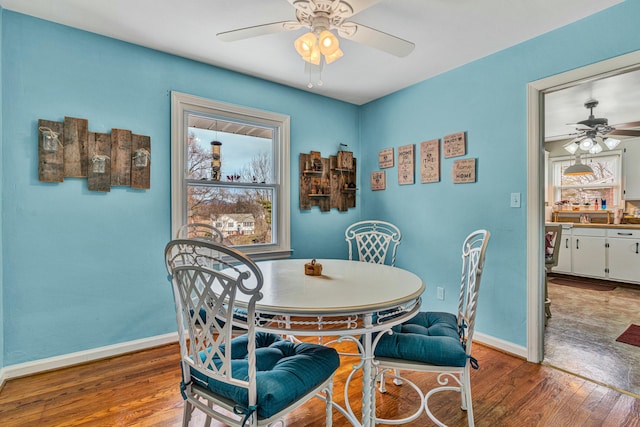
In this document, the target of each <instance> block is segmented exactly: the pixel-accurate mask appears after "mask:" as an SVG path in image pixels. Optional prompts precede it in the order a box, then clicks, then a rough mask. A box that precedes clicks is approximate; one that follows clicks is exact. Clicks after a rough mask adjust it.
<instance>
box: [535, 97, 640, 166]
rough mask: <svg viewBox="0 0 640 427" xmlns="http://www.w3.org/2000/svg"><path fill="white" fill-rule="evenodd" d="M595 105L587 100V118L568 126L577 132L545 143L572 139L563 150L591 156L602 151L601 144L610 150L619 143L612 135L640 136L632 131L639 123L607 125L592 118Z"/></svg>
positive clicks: (601, 119) (639, 125) (593, 101)
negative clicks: (573, 127) (587, 153)
mask: <svg viewBox="0 0 640 427" xmlns="http://www.w3.org/2000/svg"><path fill="white" fill-rule="evenodd" d="M597 105H598V101H597V100H595V99H589V100H587V102H585V103H584V106H585V108H587V109H588V110H589V118H588V119H586V120H581V121H579V122H577V123H573V124H569V125H570V126H575V129H576V131H577V132H574V133H571V134H567V135H557V136H554V137H550V138H547V141H553V140H555V141H557V140H560V139H566V138H573V139H572V140H571V141H569V142H568V143H566V144H565V145H564V148H565V149H566V150H567V151H569V152H570V153H571V154H574V153H575V152H576V151H578V150H579V149H580V150H583V151H588V152H589V153H591V154H597V153H599V152H601V151H602V144H604V145H605V146H606V147H607V148H608V149H610V150H612V149H614V148H615V147H616V146H617V145H618V144H619V143H620V140H619V139H616V138H613V136H614V135H624V136H640V130H633V129H632V128H637V127H640V121H638V122H630V123H620V124H617V125H609V120H608V119H606V118H604V117H602V118H598V117H595V116H594V114H593V109H594V108H595V107H596V106H597Z"/></svg>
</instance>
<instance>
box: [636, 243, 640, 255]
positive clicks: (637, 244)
mask: <svg viewBox="0 0 640 427" xmlns="http://www.w3.org/2000/svg"><path fill="white" fill-rule="evenodd" d="M639 245H640V243H638V242H636V253H638V246H639Z"/></svg>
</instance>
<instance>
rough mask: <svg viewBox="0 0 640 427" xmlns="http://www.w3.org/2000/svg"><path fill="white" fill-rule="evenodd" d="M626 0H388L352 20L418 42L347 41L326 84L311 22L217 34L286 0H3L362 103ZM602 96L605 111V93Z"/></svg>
mask: <svg viewBox="0 0 640 427" xmlns="http://www.w3.org/2000/svg"><path fill="white" fill-rule="evenodd" d="M291 1H293V0H291ZM345 1H352V2H358V3H359V2H361V1H362V0H345ZM621 1H622V0H562V1H550V0H482V1H478V0H381V1H380V2H379V3H377V4H375V5H373V6H371V7H369V8H368V9H365V10H364V11H362V12H360V13H358V14H356V15H354V16H353V17H352V18H351V19H350V20H352V21H355V22H358V23H361V24H364V25H366V26H369V27H373V28H376V29H378V30H381V31H384V32H386V33H389V34H392V35H395V36H397V37H400V38H403V39H406V40H409V41H411V42H413V43H415V45H416V47H415V50H414V51H413V52H412V53H411V54H409V55H408V56H407V57H404V58H398V57H395V56H392V55H390V54H388V53H385V52H382V51H378V50H376V49H373V48H370V47H368V46H364V45H361V44H357V43H355V42H353V41H351V40H342V41H341V48H342V50H343V51H344V57H343V58H341V59H340V60H338V61H336V62H334V63H332V64H330V65H327V66H325V67H324V70H323V73H322V80H323V83H324V84H323V85H322V86H317V85H316V86H314V87H313V88H311V89H309V88H307V84H308V80H309V76H308V75H307V74H305V71H304V69H305V67H304V62H303V61H302V59H301V58H300V57H299V56H298V54H297V53H296V52H295V49H294V47H293V41H294V40H295V39H296V38H297V37H298V36H299V35H301V34H303V33H304V32H305V30H304V29H299V30H296V31H290V32H283V33H278V34H271V35H265V36H260V37H255V38H252V39H247V40H242V41H235V42H223V41H220V40H218V39H217V38H216V34H217V33H219V32H223V31H229V30H233V29H236V28H241V27H249V26H255V25H260V24H265V23H271V22H278V21H287V20H295V11H294V8H293V7H292V5H291V4H290V3H289V1H287V0H180V1H178V0H109V1H104V0H102V1H101V0H28V1H25V0H0V4H2V7H4V8H5V9H8V10H13V11H16V12H20V13H24V14H27V15H32V16H36V17H39V18H43V19H46V20H49V21H53V22H58V23H61V24H65V25H68V26H71V27H76V28H80V29H83V30H87V31H91V32H94V33H97V34H102V35H105V36H109V37H113V38H116V39H120V40H124V41H127V42H131V43H135V44H138V45H141V46H146V47H149V48H153V49H157V50H160V51H164V52H169V53H172V54H175V55H179V56H183V57H186V58H191V59H194V60H197V61H202V62H204V63H208V64H212V65H216V66H219V67H222V68H227V69H230V70H234V71H238V72H241V73H245V74H249V75H253V76H257V77H260V78H263V79H266V80H270V81H274V82H278V83H282V84H284V85H287V86H292V87H295V88H299V89H302V90H308V91H311V92H315V93H319V94H321V95H324V96H328V97H331V98H335V99H339V100H343V101H346V102H350V103H353V104H356V105H361V104H364V103H366V102H369V101H371V100H374V99H377V98H379V97H382V96H384V95H387V94H389V93H392V92H395V91H397V90H399V89H402V88H405V87H407V86H410V85H412V84H414V83H417V82H420V81H422V80H425V79H427V78H430V77H433V76H435V75H437V74H440V73H443V72H445V71H447V70H451V69H453V68H455V67H458V66H461V65H463V64H466V63H469V62H471V61H473V60H476V59H478V58H481V57H484V56H487V55H489V54H491V53H494V52H497V51H500V50H502V49H505V48H507V47H510V46H513V45H515V44H518V43H520V42H522V41H525V40H528V39H531V38H533V37H536V36H538V35H540V34H543V33H546V32H548V31H551V30H553V29H555V28H558V27H561V26H564V25H566V24H569V23H571V22H574V21H577V20H579V19H581V18H584V17H586V16H588V15H591V14H593V13H596V12H598V11H600V10H603V9H606V8H608V7H610V6H613V5H615V4H617V3H620V2H621ZM314 82H315V78H314ZM583 103H584V100H582V99H581V100H580V101H579V102H578V103H577V108H576V109H577V110H578V111H580V112H586V111H581V110H582V104H583ZM601 105H602V108H603V110H604V108H605V104H604V102H603V103H602V104H601ZM580 117H581V115H578V116H577V117H575V118H574V119H572V120H576V119H580ZM585 118H586V116H585ZM612 123H613V122H612Z"/></svg>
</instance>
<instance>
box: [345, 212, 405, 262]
mask: <svg viewBox="0 0 640 427" xmlns="http://www.w3.org/2000/svg"><path fill="white" fill-rule="evenodd" d="M344 234H345V238H346V240H347V244H348V245H349V259H350V260H359V261H363V262H373V263H378V264H388V265H391V266H394V265H395V263H396V251H397V250H398V246H399V245H400V241H401V240H402V233H400V229H399V228H398V227H396V226H395V225H393V224H391V223H389V222H385V221H376V220H367V221H360V222H356V223H354V224H351V225H350V226H349V227H347V229H346V231H345V233H344Z"/></svg>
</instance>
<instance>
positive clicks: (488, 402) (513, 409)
mask: <svg viewBox="0 0 640 427" xmlns="http://www.w3.org/2000/svg"><path fill="white" fill-rule="evenodd" d="M473 353H474V356H475V357H476V358H477V359H478V361H479V363H480V369H479V370H477V371H472V375H471V384H472V389H473V405H474V414H475V419H476V425H477V426H478V427H483V426H487V427H489V426H491V427H495V426H553V427H556V426H558V427H560V426H572V427H573V426H594V427H595V426H612V427H613V426H615V427H618V426H628V427H632V426H635V427H638V426H640V399H636V398H634V397H632V396H629V395H626V394H623V393H620V392H618V391H616V390H613V389H610V388H607V387H603V386H601V385H598V384H596V383H594V382H591V381H588V380H585V379H582V378H579V377H576V376H573V375H570V374H567V373H564V372H562V371H559V370H556V369H553V368H550V367H548V366H544V365H539V364H534V363H528V362H526V361H525V360H522V359H520V358H517V357H513V356H510V355H507V354H504V353H502V352H499V351H496V350H493V349H491V348H488V347H484V346H481V345H478V344H474V352H473ZM354 360H355V359H349V358H345V359H343V362H342V365H341V367H340V369H339V371H338V372H337V374H336V381H335V383H336V386H335V390H334V399H335V400H336V401H337V402H339V403H343V402H344V393H343V386H342V385H341V384H342V383H343V382H344V380H345V378H346V376H347V375H348V373H349V372H350V369H351V366H352V365H353V362H354ZM411 377H412V378H413V379H414V380H416V381H417V382H418V383H421V384H422V385H426V384H434V383H435V378H434V376H433V375H429V374H419V375H417V374H413V375H411ZM179 381H180V368H179V365H178V347H177V344H171V345H166V346H162V347H157V348H153V349H149V350H145V351H141V352H137V353H132V354H127V355H123V356H119V357H114V358H110V359H105V360H101V361H97V362H93V363H88V364H84V365H79V366H75V367H71V368H66V369H61V370H56V371H52V372H47V373H42V374H38V375H33V376H30V377H25V378H19V379H13V380H9V381H7V383H6V384H5V386H4V387H3V389H2V390H1V391H0V425H1V426H3V427H9V426H39V427H46V426H179V425H180V424H181V419H182V398H181V396H180V392H179V387H178V383H179ZM358 386H359V381H356V384H354V385H353V387H352V389H351V390H349V399H350V400H351V401H352V402H358V401H359V399H360V392H359V390H358V389H357V388H358ZM387 389H388V393H387V394H385V395H378V398H377V399H378V405H377V406H378V414H379V415H382V416H385V417H393V416H395V415H397V414H404V413H406V412H408V408H412V407H414V406H413V405H414V404H415V399H414V398H413V396H411V393H410V389H409V388H408V387H403V386H400V387H398V386H394V385H393V384H392V383H391V382H389V384H388V385H387ZM430 402H431V406H432V407H433V408H434V409H435V410H434V412H435V414H436V415H437V416H439V417H441V419H442V421H443V422H445V423H446V424H447V425H449V426H466V425H467V420H466V414H465V412H462V411H461V410H460V409H459V406H460V404H459V402H460V401H459V395H458V394H456V393H453V392H451V393H449V392H446V393H440V395H436V396H434V397H432V399H431V400H430ZM354 410H355V411H356V413H359V411H360V406H359V405H357V404H356V405H354ZM323 417H324V414H323V405H322V402H321V401H320V400H316V399H314V400H312V401H311V402H309V403H308V404H306V405H304V406H302V407H300V408H298V409H297V410H296V411H295V412H293V413H292V414H290V416H288V418H287V419H286V421H287V425H289V426H322V425H324V418H323ZM203 422H204V417H202V416H201V415H200V414H198V415H197V416H196V417H195V418H194V419H193V420H192V423H191V425H203ZM214 425H215V426H220V424H216V423H214ZM345 425H348V423H347V422H346V420H345V419H344V417H343V416H342V415H341V414H340V413H339V412H337V411H334V426H345ZM406 425H409V426H429V425H432V424H431V423H430V422H429V420H428V418H427V417H426V415H424V414H423V415H422V416H421V417H420V418H419V419H418V420H416V421H415V422H413V423H411V424H406Z"/></svg>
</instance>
